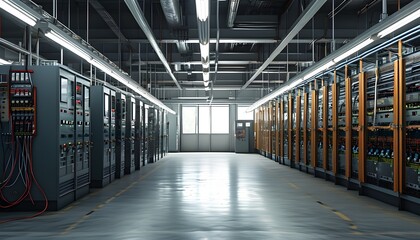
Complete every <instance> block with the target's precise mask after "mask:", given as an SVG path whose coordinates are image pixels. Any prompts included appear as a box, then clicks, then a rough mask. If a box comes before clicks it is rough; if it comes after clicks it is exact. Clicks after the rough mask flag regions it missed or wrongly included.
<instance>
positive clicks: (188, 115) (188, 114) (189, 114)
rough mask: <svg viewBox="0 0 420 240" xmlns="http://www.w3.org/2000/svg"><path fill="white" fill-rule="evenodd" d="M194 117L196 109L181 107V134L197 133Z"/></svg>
mask: <svg viewBox="0 0 420 240" xmlns="http://www.w3.org/2000/svg"><path fill="white" fill-rule="evenodd" d="M196 116H197V107H190V106H183V107H182V133H197V129H196Z"/></svg>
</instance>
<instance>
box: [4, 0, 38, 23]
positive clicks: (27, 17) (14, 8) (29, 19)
mask: <svg viewBox="0 0 420 240" xmlns="http://www.w3.org/2000/svg"><path fill="white" fill-rule="evenodd" d="M0 8H2V9H3V10H5V11H6V12H8V13H10V14H11V15H13V16H15V17H16V18H18V19H20V20H21V21H23V22H25V23H26V24H28V25H29V26H31V27H33V26H35V24H36V22H37V20H38V19H36V18H35V17H34V16H32V15H31V14H29V13H28V12H26V11H25V10H24V9H22V7H20V6H19V5H16V3H14V2H13V1H10V0H0Z"/></svg>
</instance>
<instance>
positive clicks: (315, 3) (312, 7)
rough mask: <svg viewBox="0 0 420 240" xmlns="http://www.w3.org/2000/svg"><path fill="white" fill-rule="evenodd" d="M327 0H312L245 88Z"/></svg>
mask: <svg viewBox="0 0 420 240" xmlns="http://www.w3.org/2000/svg"><path fill="white" fill-rule="evenodd" d="M326 1H327V0H312V2H311V3H310V4H309V6H308V7H307V8H306V9H305V11H304V12H303V13H302V14H301V15H300V16H299V18H298V19H296V21H295V22H294V24H293V27H292V29H291V30H290V31H289V33H288V34H287V35H286V36H285V38H284V39H283V41H281V43H280V44H279V45H278V46H277V48H276V49H275V50H274V51H273V52H272V53H271V54H270V56H269V57H268V59H267V60H265V62H264V63H263V65H261V67H259V68H258V70H257V71H256V72H255V73H254V75H252V77H251V78H250V79H249V80H248V81H247V82H246V83H245V84H244V85H243V86H242V89H245V88H247V87H248V86H249V84H251V83H252V82H253V81H254V80H255V79H256V78H257V77H258V76H259V75H260V74H261V73H262V72H263V71H264V70H265V69H266V68H267V67H268V65H270V63H271V62H272V61H273V60H274V59H275V58H276V57H277V55H279V54H280V53H281V52H282V51H283V49H284V48H285V47H286V46H287V45H288V44H289V43H290V41H291V40H292V39H293V38H294V37H295V36H296V35H297V34H298V33H299V31H300V30H301V29H302V28H303V27H304V26H305V25H306V24H307V23H308V22H309V20H311V19H312V18H313V16H314V15H315V14H316V13H317V12H318V10H319V9H320V8H321V7H322V6H323V5H324V3H325V2H326Z"/></svg>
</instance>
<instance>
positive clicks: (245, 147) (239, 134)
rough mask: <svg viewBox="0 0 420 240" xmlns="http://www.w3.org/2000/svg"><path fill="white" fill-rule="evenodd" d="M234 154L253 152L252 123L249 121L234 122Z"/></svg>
mask: <svg viewBox="0 0 420 240" xmlns="http://www.w3.org/2000/svg"><path fill="white" fill-rule="evenodd" d="M235 126H236V127H235V128H236V129H235V135H236V144H235V152H236V153H253V152H254V123H253V121H249V120H236V125H235Z"/></svg>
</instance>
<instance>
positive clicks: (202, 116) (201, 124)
mask: <svg viewBox="0 0 420 240" xmlns="http://www.w3.org/2000/svg"><path fill="white" fill-rule="evenodd" d="M198 132H199V133H210V107H209V106H200V107H199V108H198Z"/></svg>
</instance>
